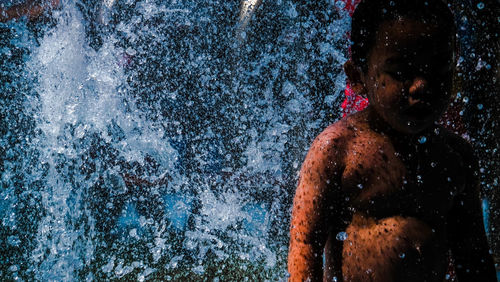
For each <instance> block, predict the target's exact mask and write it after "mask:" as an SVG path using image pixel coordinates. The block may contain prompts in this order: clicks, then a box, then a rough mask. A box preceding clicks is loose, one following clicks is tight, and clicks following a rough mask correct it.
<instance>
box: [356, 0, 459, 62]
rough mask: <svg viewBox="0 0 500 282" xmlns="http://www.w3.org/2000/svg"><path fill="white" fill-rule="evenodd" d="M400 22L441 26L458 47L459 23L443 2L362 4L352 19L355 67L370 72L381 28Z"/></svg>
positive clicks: (376, 1)
mask: <svg viewBox="0 0 500 282" xmlns="http://www.w3.org/2000/svg"><path fill="white" fill-rule="evenodd" d="M398 18H410V19H415V20H418V21H421V22H423V23H425V22H430V23H437V24H438V25H439V27H440V28H442V29H443V32H445V33H446V34H449V35H450V37H451V40H452V41H453V42H452V44H455V40H456V39H455V37H456V35H455V32H456V27H455V20H454V17H453V14H452V12H451V10H450V9H449V8H448V5H447V4H445V3H444V2H443V1H442V0H361V2H360V3H359V4H358V6H357V7H356V9H355V11H354V14H353V15H352V27H351V41H352V46H351V55H352V61H353V62H354V64H355V65H357V66H360V67H361V68H362V69H363V70H364V71H366V69H367V67H368V66H367V60H368V56H369V53H370V50H371V48H372V47H373V45H374V44H375V38H376V34H377V30H378V28H379V27H380V25H381V24H382V23H383V22H385V21H391V20H396V19H398Z"/></svg>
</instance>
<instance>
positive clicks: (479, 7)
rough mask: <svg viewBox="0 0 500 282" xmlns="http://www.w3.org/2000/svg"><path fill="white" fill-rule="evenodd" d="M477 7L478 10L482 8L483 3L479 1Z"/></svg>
mask: <svg viewBox="0 0 500 282" xmlns="http://www.w3.org/2000/svg"><path fill="white" fill-rule="evenodd" d="M477 8H478V9H479V10H482V9H483V8H484V3H483V2H479V3H478V4H477Z"/></svg>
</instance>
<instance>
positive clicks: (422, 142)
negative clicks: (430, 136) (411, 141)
mask: <svg viewBox="0 0 500 282" xmlns="http://www.w3.org/2000/svg"><path fill="white" fill-rule="evenodd" d="M425 142H427V137H425V136H422V137H420V138H419V139H418V143H420V144H424V143H425Z"/></svg>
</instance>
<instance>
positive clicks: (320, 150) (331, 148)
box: [308, 118, 354, 160]
mask: <svg viewBox="0 0 500 282" xmlns="http://www.w3.org/2000/svg"><path fill="white" fill-rule="evenodd" d="M353 126H354V122H353V120H352V119H349V118H346V119H342V120H339V121H337V122H335V123H333V124H331V125H330V126H328V127H327V128H325V129H324V130H323V131H322V132H321V133H320V134H319V135H318V136H317V137H316V138H315V139H314V141H313V143H312V145H311V147H310V149H309V153H308V157H315V158H321V157H326V158H329V159H332V158H333V159H339V160H340V159H341V155H342V154H343V153H345V149H346V147H347V145H348V143H349V141H350V140H351V139H352V138H353V131H352V130H350V129H349V128H351V127H353ZM312 155H314V156H312Z"/></svg>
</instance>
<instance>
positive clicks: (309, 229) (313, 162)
mask: <svg viewBox="0 0 500 282" xmlns="http://www.w3.org/2000/svg"><path fill="white" fill-rule="evenodd" d="M332 131H333V130H332V128H331V127H330V128H328V129H327V130H325V131H324V132H323V133H322V134H320V135H319V136H318V137H317V138H316V140H315V141H314V143H313V144H312V146H311V149H310V150H309V152H308V154H307V156H306V159H305V161H304V163H303V164H302V168H301V172H300V179H299V184H298V187H297V190H296V193H295V198H294V202H293V211H292V220H291V228H290V250H289V255H288V271H289V273H290V281H322V274H323V249H324V246H325V242H326V240H327V237H328V231H329V230H330V229H331V228H332V227H335V228H339V229H340V228H341V227H340V225H341V224H340V221H341V218H340V213H339V211H340V210H341V207H339V203H340V202H339V201H338V200H339V199H341V198H340V195H337V194H338V193H339V191H340V189H338V187H339V186H338V184H339V182H340V167H341V165H340V160H341V159H340V156H339V155H340V154H341V153H340V152H341V150H340V148H338V146H335V142H336V141H338V139H337V138H335V132H332ZM342 199H343V198H342ZM337 222H339V224H337ZM330 232H336V230H331V231H330ZM337 232H338V231H337ZM335 234H336V233H335ZM340 252H341V250H340ZM337 257H338V256H337ZM340 263H341V262H340V261H339V260H337V261H336V262H335V266H334V267H335V268H336V272H339V271H340V267H341V264H340Z"/></svg>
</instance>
